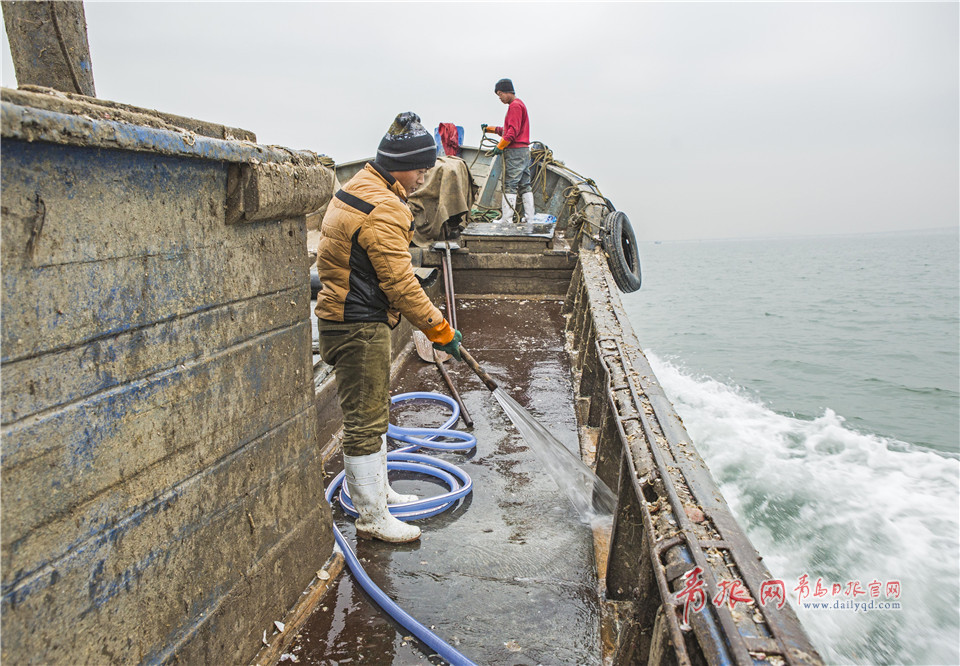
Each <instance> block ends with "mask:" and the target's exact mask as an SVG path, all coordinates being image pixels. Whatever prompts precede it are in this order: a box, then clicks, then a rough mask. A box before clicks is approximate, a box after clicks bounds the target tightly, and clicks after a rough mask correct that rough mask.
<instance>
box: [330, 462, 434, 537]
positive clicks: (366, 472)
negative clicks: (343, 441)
mask: <svg viewBox="0 0 960 666" xmlns="http://www.w3.org/2000/svg"><path fill="white" fill-rule="evenodd" d="M380 453H381V452H380V451H377V452H376V453H371V454H370V455H366V456H348V455H344V456H343V471H344V473H345V476H346V480H347V489H348V490H349V491H350V499H351V500H352V501H353V506H354V508H356V510H357V513H359V514H360V517H359V518H357V522H356V525H357V536H361V537H369V538H373V539H380V540H381V541H389V542H391V543H406V542H407V541H416V540H417V539H419V538H420V528H419V527H417V526H415V525H408V524H406V523H404V522H402V521H400V520H397V519H396V518H394V517H393V516H391V515H390V511H389V510H388V509H387V493H386V488H387V478H386V474H384V466H383V463H382V462H381V460H382V457H381V455H380Z"/></svg>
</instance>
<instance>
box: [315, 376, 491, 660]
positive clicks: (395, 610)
mask: <svg viewBox="0 0 960 666" xmlns="http://www.w3.org/2000/svg"><path fill="white" fill-rule="evenodd" d="M404 400H433V401H437V402H442V403H444V404H446V405H447V406H448V407H450V409H451V410H452V412H453V415H452V416H451V417H450V418H449V419H448V420H447V421H446V423H444V424H443V425H442V426H440V427H439V428H401V427H399V426H395V425H393V424H392V423H391V424H390V425H389V426H388V428H387V436H388V437H389V438H390V439H393V440H397V441H400V442H406V443H407V444H410V446H407V447H404V448H401V449H397V450H396V451H391V452H389V453H388V454H387V469H399V470H404V471H408V472H417V473H418V474H426V475H428V476H434V477H436V478H438V479H440V480H441V481H443V482H444V483H446V484H447V487H448V488H449V489H450V490H449V492H446V493H444V494H442V495H438V496H437V497H429V498H426V499H421V500H417V501H416V502H411V503H410V504H395V505H391V506H390V507H389V509H390V513H391V514H392V515H394V516H395V517H396V518H398V519H399V520H402V521H405V522H406V521H410V520H420V519H421V518H429V517H430V516H435V515H436V514H438V513H440V512H442V511H445V510H446V509H449V508H450V507H452V506H453V505H454V504H456V503H457V502H458V501H460V500H461V499H462V498H464V497H466V496H467V495H468V494H469V493H470V492H471V491H472V490H473V481H472V480H471V479H470V476H469V475H468V474H467V473H466V472H464V471H463V470H462V469H460V468H459V467H457V466H456V465H452V464H450V463H448V462H446V461H443V460H439V459H438V458H431V457H430V456H425V455H421V454H418V453H413V452H414V451H416V450H417V449H420V448H430V449H437V450H443V451H469V450H471V449H473V448H474V447H475V446H476V445H477V438H476V437H474V436H473V435H471V434H470V433H465V432H460V431H459V430H451V429H450V428H451V426H453V424H455V423H456V422H457V419H459V418H460V406H459V405H458V404H457V402H456V401H455V400H454V399H453V398H449V397H447V396H445V395H442V394H440V393H426V392H413V393H402V394H400V395H396V396H394V397H393V398H391V400H390V403H391V404H396V403H398V402H402V401H404ZM439 438H443V439H444V440H446V441H436V440H437V439H439ZM450 440H453V441H450ZM343 480H344V473H343V472H340V473H339V474H338V475H337V476H336V477H334V479H333V482H332V483H330V485H329V486H328V487H327V491H326V493H325V495H326V498H327V501H328V502H331V503H332V502H333V497H334V496H337V499H338V500H339V502H340V505H341V506H342V507H343V510H344V511H345V512H346V513H348V514H350V515H351V516H353V517H356V516H357V511H356V509H354V507H353V502H351V501H350V495H349V493H348V492H347V488H346V484H345V483H344V482H343ZM333 537H334V539H335V540H336V542H337V545H338V546H339V547H340V550H342V551H343V557H344V561H345V562H346V563H347V566H348V567H349V568H350V572H351V573H352V574H353V576H354V578H356V579H357V582H359V583H360V587H362V588H363V589H364V591H365V592H366V593H367V594H369V595H370V597H371V598H372V599H373V600H374V601H375V602H376V603H377V605H378V606H380V608H382V609H383V610H384V611H386V612H387V614H388V615H389V616H390V617H392V618H393V619H394V620H396V621H397V622H399V623H400V624H401V625H402V626H403V627H404V628H405V629H406V630H407V631H409V632H410V633H412V634H413V635H414V636H416V637H417V638H418V639H420V640H421V641H422V642H423V643H424V644H426V645H427V646H429V647H430V649H432V650H433V651H434V652H436V653H437V654H438V655H439V656H440V657H442V658H443V659H445V660H446V661H448V662H449V663H450V664H453V665H454V666H475V665H474V662H472V661H470V660H469V659H467V657H465V656H464V655H463V654H461V653H460V652H458V651H457V650H456V649H455V648H454V647H453V646H451V645H450V644H449V643H447V642H446V641H444V640H443V639H442V638H440V637H439V636H437V635H436V634H435V633H433V632H432V631H430V630H429V629H428V628H427V627H425V626H424V625H422V624H421V623H420V622H418V621H417V620H416V619H415V618H414V617H413V616H411V615H410V614H409V613H407V612H406V611H405V610H403V609H402V608H401V607H400V606H399V605H397V603H396V602H394V601H393V599H391V598H390V597H388V596H387V595H386V593H384V591H383V590H381V589H380V588H379V587H377V585H376V583H374V582H373V580H372V579H371V578H370V576H368V575H367V572H366V571H364V569H363V566H362V565H361V564H360V560H359V559H358V558H357V555H356V553H354V552H353V549H352V548H351V547H350V545H349V544H348V543H347V541H346V539H345V538H344V537H343V534H342V533H341V532H340V530H339V529H338V528H337V525H336V523H334V525H333Z"/></svg>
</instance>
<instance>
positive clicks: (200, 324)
mask: <svg viewBox="0 0 960 666" xmlns="http://www.w3.org/2000/svg"><path fill="white" fill-rule="evenodd" d="M309 307H310V287H309V285H306V284H304V285H301V286H297V287H294V288H292V289H287V290H284V291H280V292H275V293H271V294H268V295H261V296H257V297H254V298H250V299H247V300H243V301H237V302H234V303H229V304H226V305H221V306H216V307H214V308H213V309H210V310H203V311H201V312H196V313H193V314H189V315H184V316H183V317H175V318H171V319H168V320H166V321H162V322H158V323H156V324H153V325H150V326H146V327H143V328H138V329H136V330H133V331H127V332H125V333H120V334H118V335H116V336H108V337H102V338H97V339H95V340H92V341H90V342H87V343H83V344H80V345H78V346H75V347H69V348H67V349H63V350H59V351H55V352H50V353H48V354H43V355H40V356H31V357H28V358H25V359H23V360H21V361H15V362H11V363H7V364H5V365H4V366H3V374H2V376H0V381H2V384H3V386H4V392H3V396H4V399H3V404H2V405H0V410H2V415H3V416H2V420H3V424H4V425H9V424H11V423H13V422H14V421H17V420H19V419H23V418H26V417H29V416H33V415H34V414H37V413H38V412H42V411H46V410H49V409H53V408H56V407H61V406H63V405H67V404H69V403H72V402H76V401H78V400H81V399H83V398H86V397H87V396H90V395H92V394H94V393H97V392H99V391H106V390H109V389H112V388H114V387H117V386H120V385H122V384H125V383H128V382H132V381H136V380H140V379H143V378H145V377H147V376H149V375H152V374H156V373H160V372H163V371H166V370H170V369H171V368H173V367H175V366H177V365H181V364H185V363H188V362H193V361H196V360H198V359H200V358H201V357H203V356H208V355H211V354H216V353H219V352H221V351H223V350H224V349H227V348H229V347H231V346H233V345H237V344H239V343H241V342H242V341H243V340H245V339H248V338H249V337H250V336H251V335H253V334H256V333H260V332H267V331H272V330H276V329H280V328H284V327H286V326H290V325H292V324H293V323H295V322H298V321H302V320H303V319H304V318H305V315H304V310H305V309H309ZM19 387H26V389H27V390H25V391H21V390H18V388H19Z"/></svg>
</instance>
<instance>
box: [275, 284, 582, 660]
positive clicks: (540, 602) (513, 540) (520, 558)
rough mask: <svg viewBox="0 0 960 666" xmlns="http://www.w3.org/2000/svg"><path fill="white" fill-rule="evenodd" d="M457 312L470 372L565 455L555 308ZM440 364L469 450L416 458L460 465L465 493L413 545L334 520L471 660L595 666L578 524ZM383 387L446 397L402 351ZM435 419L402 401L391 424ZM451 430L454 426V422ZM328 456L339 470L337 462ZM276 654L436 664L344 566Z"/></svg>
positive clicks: (368, 561) (570, 414) (483, 392)
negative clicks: (361, 533) (468, 422)
mask: <svg viewBox="0 0 960 666" xmlns="http://www.w3.org/2000/svg"><path fill="white" fill-rule="evenodd" d="M457 306H458V307H457V318H458V323H459V325H460V330H461V331H462V332H463V334H464V345H465V346H466V347H467V348H468V349H470V351H471V352H472V353H473V355H474V357H475V358H476V359H477V361H478V362H479V363H480V364H481V366H482V367H483V368H484V369H485V370H486V371H487V372H488V373H490V374H491V375H492V376H493V378H494V379H495V380H496V381H497V382H498V383H499V384H500V386H501V387H502V388H503V389H504V390H505V391H506V392H507V393H509V394H510V395H511V396H512V397H513V398H514V399H515V400H516V401H517V402H519V403H520V404H521V405H523V406H524V407H525V408H526V409H528V410H529V411H530V412H531V413H532V414H533V415H534V416H535V417H536V418H537V419H538V420H539V421H540V422H541V423H542V424H543V425H545V426H547V427H548V428H549V429H550V431H551V432H552V433H553V435H554V436H555V437H556V438H557V439H558V440H560V442H562V443H563V444H564V445H565V446H567V447H568V448H569V449H571V450H573V451H576V450H577V448H578V440H577V426H576V419H575V415H574V411H573V391H572V387H571V383H570V369H569V362H568V360H567V356H566V353H565V352H564V350H563V340H564V338H563V317H562V316H561V314H560V307H561V304H560V303H558V302H548V303H541V302H533V301H501V302H494V301H486V300H465V301H462V302H461V301H458V303H457ZM446 367H447V369H448V371H449V372H450V374H451V376H452V378H453V381H454V383H455V384H456V386H457V388H458V390H459V391H460V394H461V397H462V398H463V401H464V403H465V404H466V406H467V409H468V411H469V412H470V415H471V416H472V417H473V420H474V427H473V430H472V432H473V434H474V435H475V436H476V437H477V448H476V450H475V451H473V452H471V453H470V454H468V455H461V454H456V453H439V452H429V451H427V450H426V449H425V450H424V451H423V452H425V453H429V454H430V455H436V456H438V457H441V458H443V459H445V460H448V461H450V462H452V463H454V464H456V465H458V466H459V467H461V468H462V469H464V471H466V472H467V473H468V474H469V475H470V476H471V477H472V479H473V482H474V489H473V493H472V494H471V495H469V496H468V497H467V498H466V499H465V500H464V501H462V502H461V503H460V504H459V505H458V506H456V507H455V508H454V509H451V510H448V511H446V512H444V513H442V514H440V515H438V516H435V517H433V518H429V519H426V520H423V521H419V522H418V523H417V524H418V525H419V526H420V527H421V529H422V530H423V536H422V537H421V539H420V541H419V542H416V543H413V544H403V545H395V544H385V543H382V542H378V541H370V540H360V541H359V543H358V541H357V539H356V537H355V531H354V528H353V522H352V521H351V520H349V519H347V518H346V517H345V516H344V514H343V513H342V512H341V511H340V509H339V505H335V506H334V520H335V521H336V522H337V524H338V525H339V526H340V529H341V530H342V531H343V533H344V536H345V537H346V538H347V540H348V542H349V543H351V544H353V546H354V548H355V549H356V552H357V555H358V557H359V558H360V559H361V562H362V563H363V565H364V566H365V567H366V569H367V573H368V574H369V575H370V576H371V577H372V578H373V580H374V581H375V582H376V583H377V585H379V586H380V587H381V589H383V590H384V592H386V593H387V594H388V595H390V597H392V598H393V599H394V600H395V601H396V602H397V603H399V604H400V606H402V607H403V608H404V609H405V610H406V611H407V612H408V613H410V614H411V615H412V616H413V617H415V618H416V619H417V620H419V621H420V622H422V623H423V624H424V625H426V626H427V627H429V628H431V629H432V630H433V631H434V632H435V633H436V634H438V635H439V636H440V637H441V638H443V639H444V640H445V641H447V642H448V643H449V644H451V645H452V646H454V647H455V648H457V649H458V650H459V651H461V652H462V653H463V654H464V655H465V656H466V657H467V658H469V659H471V660H473V661H475V662H476V663H478V664H511V665H513V664H599V663H600V661H601V654H600V613H601V608H600V599H599V596H598V588H597V582H596V573H595V564H594V543H593V536H592V533H591V531H590V528H589V526H587V525H584V524H583V523H582V522H581V521H580V519H579V516H578V514H577V512H576V510H575V509H574V507H573V505H572V504H571V502H570V500H569V498H568V497H567V495H566V493H565V492H564V491H563V490H561V489H560V488H559V487H558V485H557V483H556V482H555V481H554V479H553V478H552V477H551V476H550V475H549V474H548V472H547V471H546V470H544V468H543V467H542V465H541V464H540V462H539V461H538V459H537V457H536V456H535V455H534V454H533V452H532V451H530V450H529V449H528V447H527V445H526V443H525V441H524V440H523V438H522V437H521V435H520V434H519V433H518V431H517V430H516V428H514V426H513V425H512V423H511V422H510V419H509V418H508V417H507V415H506V414H505V413H504V412H503V410H502V409H501V408H500V406H499V405H498V403H497V401H496V399H495V398H494V396H493V395H492V394H491V393H490V391H489V390H487V388H486V387H485V386H484V385H483V384H482V383H481V382H480V380H479V379H478V378H477V377H476V376H475V375H474V374H473V373H472V372H471V371H470V369H469V368H467V366H466V365H464V364H462V363H456V362H455V361H449V362H448V363H447V364H446ZM393 388H394V393H405V392H410V391H433V392H438V393H444V394H445V393H446V386H445V384H444V383H443V379H442V378H441V376H440V373H439V371H438V370H437V368H436V366H434V365H433V364H431V363H426V362H424V361H422V360H421V359H420V358H419V357H418V356H417V355H416V352H415V351H413V350H411V351H410V353H409V358H407V359H405V360H404V362H403V364H402V367H401V369H400V372H399V373H398V378H397V381H395V385H394V387H393ZM447 415H448V412H447V411H446V409H445V408H444V407H442V406H437V405H435V404H433V403H425V402H423V401H407V402H404V403H401V404H400V405H398V406H397V408H396V409H394V411H393V412H392V415H391V421H392V422H393V423H397V424H398V425H406V426H418V425H431V426H433V425H440V424H441V423H442V422H443V421H444V420H445V419H446V418H447ZM457 427H458V428H460V429H463V424H462V421H461V422H460V423H459V424H458V426H457ZM390 448H391V450H392V449H394V448H397V445H396V444H392V445H391V447H390ZM332 462H333V463H334V464H336V465H339V455H338V456H335V460H334V461H332ZM328 471H331V470H328ZM333 471H335V470H333ZM391 481H392V483H393V486H394V487H395V488H396V489H397V490H398V491H400V492H403V493H410V492H414V493H418V494H420V495H435V494H439V493H440V492H443V491H444V490H445V488H442V487H441V486H440V485H439V482H436V481H431V480H429V479H427V478H422V477H415V476H412V475H408V476H404V475H403V474H402V473H395V472H394V473H391ZM286 652H287V653H289V654H292V655H294V656H295V657H296V659H297V660H298V661H297V663H298V664H430V663H433V664H437V663H443V662H442V661H441V660H440V659H439V658H438V657H436V656H434V657H431V656H430V655H431V651H430V649H429V648H427V647H426V646H424V645H423V644H421V643H420V642H419V641H417V640H416V639H412V638H411V636H410V635H409V634H408V633H406V632H405V631H404V630H403V629H402V627H400V625H398V624H396V623H394V621H393V620H392V619H391V618H390V617H389V616H387V615H386V614H385V613H383V612H382V611H380V610H379V608H378V607H377V606H376V605H375V604H374V603H373V602H372V601H370V599H369V598H368V597H367V595H366V593H364V592H363V590H362V589H360V587H359V585H357V584H356V583H355V582H354V580H353V578H352V576H351V574H350V573H349V571H347V570H344V573H343V574H342V575H341V576H340V578H339V579H338V581H337V583H336V584H335V585H334V586H333V588H332V589H331V591H330V592H329V593H328V594H327V595H326V596H325V597H324V599H323V601H322V602H321V604H320V605H319V606H318V608H317V611H316V612H315V613H314V614H313V615H312V616H311V617H310V619H309V620H308V621H307V624H306V625H305V626H304V628H303V629H302V630H301V632H300V634H299V635H298V636H297V637H296V639H295V640H294V642H293V643H292V644H291V646H290V647H289V648H288V649H287V650H286ZM281 663H292V660H287V661H284V662H281Z"/></svg>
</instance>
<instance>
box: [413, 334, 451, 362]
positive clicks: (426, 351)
mask: <svg viewBox="0 0 960 666" xmlns="http://www.w3.org/2000/svg"><path fill="white" fill-rule="evenodd" d="M413 344H414V346H415V347H416V348H417V356H419V357H420V358H421V359H423V360H424V361H426V362H427V363H433V362H434V358H436V360H437V361H440V362H441V363H445V362H446V361H447V360H448V359H449V358H450V354H448V353H446V352H442V351H437V350H436V349H434V348H433V343H432V342H430V339H429V338H428V337H427V336H426V334H425V333H424V332H423V331H417V330H414V332H413ZM434 354H436V357H434Z"/></svg>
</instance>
